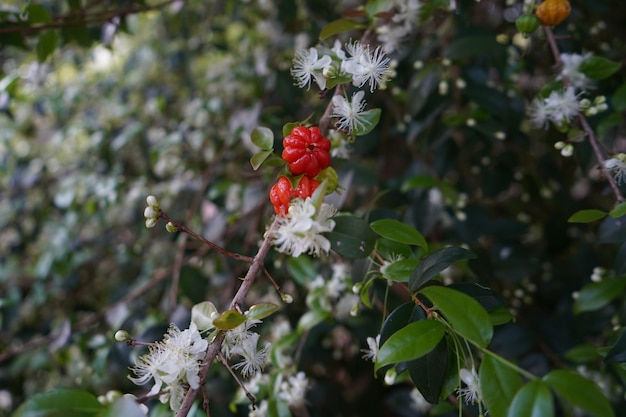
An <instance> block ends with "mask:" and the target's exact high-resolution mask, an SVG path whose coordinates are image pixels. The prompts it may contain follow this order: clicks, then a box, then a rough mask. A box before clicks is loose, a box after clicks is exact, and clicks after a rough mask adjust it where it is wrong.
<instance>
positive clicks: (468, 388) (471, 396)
mask: <svg viewBox="0 0 626 417" xmlns="http://www.w3.org/2000/svg"><path fill="white" fill-rule="evenodd" d="M459 378H460V379H461V381H463V383H464V384H465V388H459V389H458V390H457V392H458V393H459V398H461V399H463V400H465V402H466V403H468V404H475V403H477V402H480V401H482V394H481V392H480V381H479V379H478V373H477V372H476V369H475V368H474V367H472V369H471V370H469V369H465V368H463V369H461V370H459Z"/></svg>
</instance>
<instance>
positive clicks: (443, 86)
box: [438, 80, 448, 96]
mask: <svg viewBox="0 0 626 417" xmlns="http://www.w3.org/2000/svg"><path fill="white" fill-rule="evenodd" d="M438 90H439V94H440V95H442V96H445V95H446V94H448V82H447V81H445V80H441V81H439V86H438Z"/></svg>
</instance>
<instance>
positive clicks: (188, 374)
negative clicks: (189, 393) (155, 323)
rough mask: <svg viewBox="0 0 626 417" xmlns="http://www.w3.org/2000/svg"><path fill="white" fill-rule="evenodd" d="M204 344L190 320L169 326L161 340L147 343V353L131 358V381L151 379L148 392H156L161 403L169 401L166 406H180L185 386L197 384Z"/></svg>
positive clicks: (198, 383) (173, 407)
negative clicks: (182, 326)
mask: <svg viewBox="0 0 626 417" xmlns="http://www.w3.org/2000/svg"><path fill="white" fill-rule="evenodd" d="M207 346H208V342H207V340H205V339H203V338H202V336H201V335H200V332H199V331H198V328H197V327H196V325H195V324H194V323H191V324H190V326H189V329H185V330H183V331H181V330H180V329H179V328H178V327H176V326H175V325H171V326H170V328H169V329H168V331H167V334H166V335H165V337H164V338H163V340H162V341H159V342H155V343H154V344H152V345H150V347H149V351H148V353H147V354H145V355H142V356H140V357H139V358H137V360H136V361H135V366H134V367H133V368H131V370H132V371H133V372H134V373H135V375H136V377H129V378H130V380H131V381H133V382H134V383H135V384H138V385H143V384H145V383H147V382H148V381H150V380H151V379H153V380H154V386H153V387H152V389H151V390H150V392H149V393H148V395H157V394H158V395H159V399H160V400H161V402H162V403H166V402H168V401H169V404H170V408H171V409H172V410H176V409H178V408H179V407H180V404H181V402H182V399H183V397H184V396H185V392H186V390H187V387H191V388H193V389H196V388H198V387H199V386H200V377H199V376H198V372H199V370H200V361H201V360H202V358H203V357H204V351H205V350H206V348H207Z"/></svg>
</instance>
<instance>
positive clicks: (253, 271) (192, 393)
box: [176, 218, 277, 417]
mask: <svg viewBox="0 0 626 417" xmlns="http://www.w3.org/2000/svg"><path fill="white" fill-rule="evenodd" d="M276 225H277V222H276V218H274V221H273V222H272V225H271V226H270V228H269V230H268V231H267V234H266V236H265V240H264V241H263V244H262V245H261V247H260V248H259V251H258V252H257V254H256V256H255V257H254V259H253V261H252V264H251V265H250V269H248V273H247V274H246V276H245V277H244V279H243V282H242V283H241V286H240V287H239V290H238V291H237V293H236V294H235V296H234V297H233V299H232V301H231V303H230V308H231V309H235V307H236V306H239V305H242V304H243V303H244V301H245V299H246V297H247V296H248V293H249V292H250V288H252V284H253V283H254V281H255V279H256V277H257V275H258V274H259V272H261V270H263V263H264V261H265V258H266V257H267V254H268V253H269V251H270V249H271V247H272V241H273V237H272V235H273V234H274V230H275V228H276ZM225 337H226V333H225V332H223V331H220V332H218V334H217V335H216V336H215V339H214V340H213V342H211V344H210V345H209V346H208V348H207V351H206V354H205V356H204V360H203V366H202V368H200V373H199V375H200V381H201V383H202V384H204V381H206V378H207V375H208V374H209V369H210V368H211V364H212V363H213V361H215V358H216V357H217V356H218V354H219V353H220V351H221V350H222V343H223V342H224V338H225ZM201 390H202V385H201V386H200V387H199V388H196V389H189V391H187V394H186V395H185V399H184V400H183V403H182V405H181V407H180V409H179V410H178V411H177V412H176V417H185V416H187V413H189V410H190V409H191V406H192V405H193V402H194V401H195V400H196V397H197V396H198V394H199V393H200V391H201Z"/></svg>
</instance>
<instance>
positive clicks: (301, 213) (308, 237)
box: [274, 198, 336, 257]
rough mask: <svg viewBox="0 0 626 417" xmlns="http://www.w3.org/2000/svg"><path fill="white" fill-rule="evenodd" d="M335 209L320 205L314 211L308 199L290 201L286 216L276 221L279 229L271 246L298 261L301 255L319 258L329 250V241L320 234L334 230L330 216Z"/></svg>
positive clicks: (313, 206) (333, 223)
mask: <svg viewBox="0 0 626 417" xmlns="http://www.w3.org/2000/svg"><path fill="white" fill-rule="evenodd" d="M335 212H336V209H335V208H333V207H332V206H330V205H328V204H324V203H323V204H322V205H321V207H320V208H319V209H318V210H316V208H315V205H314V204H313V202H312V201H311V199H310V198H307V199H306V200H302V199H301V198H295V199H293V200H291V203H290V206H289V211H288V213H287V215H286V216H284V217H278V220H277V221H278V227H277V229H276V231H275V234H274V245H276V246H277V248H276V250H277V251H279V252H283V253H287V254H290V255H291V256H293V257H298V256H300V255H302V254H303V253H309V254H311V255H314V256H319V255H320V254H321V253H322V252H328V251H329V250H330V241H329V240H328V239H326V238H325V237H324V236H323V235H322V233H324V232H330V231H332V230H333V229H334V228H335V222H334V220H332V216H333V215H334V214H335Z"/></svg>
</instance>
